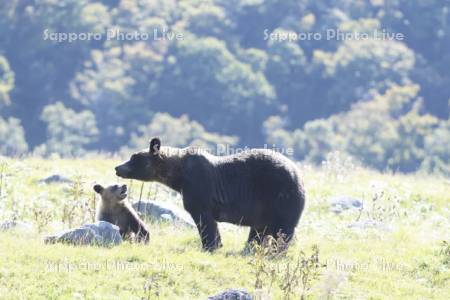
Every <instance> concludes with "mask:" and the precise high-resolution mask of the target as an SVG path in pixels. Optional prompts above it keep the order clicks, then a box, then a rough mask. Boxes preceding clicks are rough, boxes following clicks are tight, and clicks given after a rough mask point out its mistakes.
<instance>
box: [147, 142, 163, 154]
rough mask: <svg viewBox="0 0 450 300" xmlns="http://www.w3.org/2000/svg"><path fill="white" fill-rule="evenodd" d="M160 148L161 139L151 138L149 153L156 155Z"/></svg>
mask: <svg viewBox="0 0 450 300" xmlns="http://www.w3.org/2000/svg"><path fill="white" fill-rule="evenodd" d="M160 148H161V140H160V139H159V138H153V139H152V140H151V141H150V149H149V152H150V154H152V155H158V154H159V149H160Z"/></svg>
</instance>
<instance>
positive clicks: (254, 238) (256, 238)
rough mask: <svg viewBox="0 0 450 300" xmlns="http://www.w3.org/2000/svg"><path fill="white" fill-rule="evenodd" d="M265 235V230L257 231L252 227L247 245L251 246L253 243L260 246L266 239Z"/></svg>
mask: <svg viewBox="0 0 450 300" xmlns="http://www.w3.org/2000/svg"><path fill="white" fill-rule="evenodd" d="M264 235H265V230H263V229H256V228H254V227H251V228H250V232H249V234H248V239H247V245H251V244H252V243H253V242H255V243H257V244H258V245H260V244H261V242H262V240H263V238H264Z"/></svg>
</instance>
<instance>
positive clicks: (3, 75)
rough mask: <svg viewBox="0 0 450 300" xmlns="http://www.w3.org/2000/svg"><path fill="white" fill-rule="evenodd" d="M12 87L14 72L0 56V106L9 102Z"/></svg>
mask: <svg viewBox="0 0 450 300" xmlns="http://www.w3.org/2000/svg"><path fill="white" fill-rule="evenodd" d="M13 88H14V73H13V72H12V71H11V69H10V67H9V64H8V61H7V60H6V58H4V57H3V56H0V107H1V106H2V105H8V104H10V102H11V100H10V97H9V93H10V92H11V90H12V89H13Z"/></svg>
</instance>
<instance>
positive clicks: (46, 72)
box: [0, 0, 450, 172]
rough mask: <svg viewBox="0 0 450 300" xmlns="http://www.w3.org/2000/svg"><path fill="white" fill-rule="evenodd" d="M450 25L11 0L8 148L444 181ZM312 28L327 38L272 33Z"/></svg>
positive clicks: (297, 7) (301, 6) (329, 14)
mask: <svg viewBox="0 0 450 300" xmlns="http://www.w3.org/2000/svg"><path fill="white" fill-rule="evenodd" d="M449 15H450V2H449V1H438V0H436V1H425V0H419V1H408V0H378V1H349V0H334V1H331V0H328V1H325V0H321V1H313V0H300V1H298V0H297V1H294V0H266V1H244V0H227V1H225V0H196V1H187V0H185V1H175V0H165V1H156V0H140V1H126V0H122V1H120V0H116V1H113V0H103V1H94V0H81V1H80V0H61V1H51V0H12V1H2V2H1V3H0V37H1V39H0V138H1V139H2V141H3V143H2V144H1V145H0V153H1V154H4V155H15V154H22V153H27V152H34V153H36V154H41V155H48V154H51V153H55V152H56V153H59V154H60V155H81V154H83V153H85V152H86V151H91V150H95V151H96V150H101V151H111V152H114V151H119V150H120V149H124V148H127V147H136V146H138V145H142V144H143V143H145V140H146V139H148V137H149V136H151V135H152V134H159V135H162V136H164V137H165V138H166V139H168V140H170V141H172V143H175V141H180V142H179V143H177V144H179V145H184V143H186V144H192V143H194V144H200V145H211V144H213V143H231V144H236V145H241V146H262V145H263V144H264V143H266V142H268V143H276V144H277V145H278V146H280V147H282V146H284V147H287V146H289V147H293V148H294V150H295V152H294V153H295V154H294V156H295V158H297V159H307V160H311V161H314V162H320V161H321V160H323V159H324V158H325V157H326V155H327V153H328V152H330V151H336V150H338V151H341V152H343V153H345V154H348V155H351V156H353V157H355V158H357V159H358V160H360V161H362V162H363V163H364V164H367V165H370V166H372V167H375V168H378V169H386V168H390V169H395V170H400V171H406V172H409V171H415V170H417V169H418V168H423V169H426V170H428V171H443V172H448V170H449V168H450V167H449V157H450V153H449V152H450V150H449V148H450V147H448V146H446V145H448V144H450V124H449V122H450V121H449V99H450V72H449V71H448V67H449V66H450V16H449ZM108 30H119V32H121V33H135V32H139V33H148V34H149V35H150V37H151V38H150V39H148V40H139V39H138V38H134V39H119V38H115V39H114V38H112V39H108V38H106V37H105V36H106V35H105V34H104V33H105V32H108ZM330 30H333V31H335V32H337V31H338V32H340V33H343V34H345V33H355V32H357V33H365V34H366V36H367V37H368V38H364V39H337V38H331V39H326V36H327V33H328V32H329V31H330ZM155 32H157V34H158V37H157V38H153V34H154V33H155ZM49 33H77V34H80V33H97V34H100V35H101V38H100V39H90V40H83V41H81V40H77V41H72V42H68V41H61V42H58V41H55V40H54V39H51V38H49V36H48V34H49ZM167 33H178V34H180V35H181V36H182V38H181V39H176V38H168V37H167V36H165V38H163V35H164V34H167ZM307 33H316V34H321V36H322V38H320V39H313V38H311V39H297V40H285V41H280V40H276V39H273V38H269V39H266V36H267V34H270V35H271V36H283V35H284V36H288V35H290V34H291V35H292V34H297V35H298V34H307ZM383 33H390V34H394V33H402V34H403V35H404V39H403V40H399V39H388V38H384V39H379V38H377V37H378V36H379V35H381V34H383ZM402 99H403V100H402ZM179 126H182V127H184V130H178V127H179ZM181 141H182V142H181Z"/></svg>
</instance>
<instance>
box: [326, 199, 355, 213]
mask: <svg viewBox="0 0 450 300" xmlns="http://www.w3.org/2000/svg"><path fill="white" fill-rule="evenodd" d="M329 203H330V211H332V212H334V213H337V214H339V213H342V212H343V211H345V210H351V209H362V207H363V202H362V201H361V200H359V199H355V198H352V197H346V196H341V197H333V198H331V199H329Z"/></svg>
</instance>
